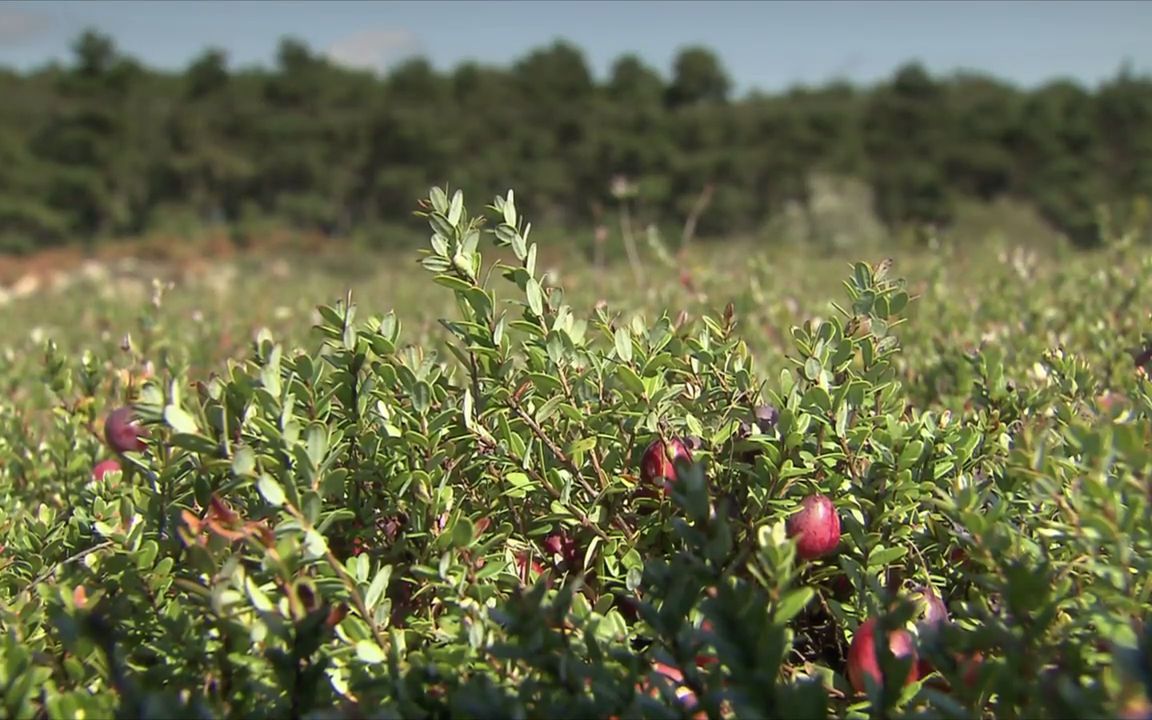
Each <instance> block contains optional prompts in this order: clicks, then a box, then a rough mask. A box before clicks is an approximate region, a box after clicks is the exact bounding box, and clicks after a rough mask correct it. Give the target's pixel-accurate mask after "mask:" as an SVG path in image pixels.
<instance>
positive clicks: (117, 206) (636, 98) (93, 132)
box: [0, 31, 1152, 251]
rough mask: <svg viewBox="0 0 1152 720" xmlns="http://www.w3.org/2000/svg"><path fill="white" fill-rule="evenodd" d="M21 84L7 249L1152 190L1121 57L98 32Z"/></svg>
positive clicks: (1113, 195)
mask: <svg viewBox="0 0 1152 720" xmlns="http://www.w3.org/2000/svg"><path fill="white" fill-rule="evenodd" d="M0 97H2V98H3V102H2V103H0V249H2V250H6V251H21V250H28V249H34V248H42V247H46V246H52V245H60V244H68V243H86V244H94V243H98V242H101V241H102V240H104V239H106V238H112V237H119V236H126V235H137V234H143V233H148V232H153V231H156V230H157V229H158V228H162V227H172V226H173V224H174V223H183V225H181V226H182V227H226V228H232V227H237V226H240V225H242V224H244V223H247V222H251V221H253V220H255V219H271V220H275V221H276V222H277V223H280V224H282V225H283V226H285V227H289V228H294V229H299V230H305V231H311V232H319V233H324V234H328V235H332V236H342V235H348V234H350V233H353V232H357V231H361V230H364V229H365V228H373V227H378V226H380V224H381V223H388V222H394V221H395V220H396V219H397V218H401V219H403V218H405V217H406V216H407V215H408V214H409V212H410V210H411V208H412V207H413V202H414V199H415V198H418V197H421V196H422V194H423V193H424V192H426V190H427V188H428V187H429V186H430V185H434V184H443V183H448V184H450V185H451V186H453V187H460V188H463V189H464V191H465V193H468V194H471V195H473V196H479V197H487V196H490V195H493V194H495V193H498V192H501V191H503V190H504V189H507V188H509V187H515V188H516V190H517V193H518V202H519V203H520V204H521V205H522V206H524V207H525V208H526V209H527V210H528V211H529V212H531V213H532V216H533V217H536V218H538V219H540V220H546V221H547V222H549V223H555V224H556V225H557V227H569V228H577V227H584V228H587V227H589V226H590V225H592V224H593V223H595V222H597V221H598V219H599V218H600V217H601V216H602V214H603V213H605V212H607V211H609V210H611V208H612V207H613V206H614V204H615V203H616V202H618V201H620V200H621V194H622V193H624V194H627V195H628V202H629V203H630V208H631V211H632V212H633V213H634V215H635V216H637V217H639V218H642V219H646V220H667V219H668V218H681V219H682V218H685V217H687V216H689V215H691V214H692V213H693V208H694V207H695V206H697V205H699V200H700V198H701V195H702V193H706V194H707V197H708V199H709V203H708V206H707V211H706V212H704V213H702V214H700V216H699V218H698V219H697V227H696V231H697V232H698V233H699V234H702V235H713V236H719V235H725V234H734V233H745V232H750V231H755V230H756V229H757V228H760V227H763V225H764V223H765V222H766V221H767V220H768V219H769V218H771V217H772V216H773V214H774V213H777V212H778V211H780V210H781V209H782V208H783V207H785V206H790V207H796V206H799V207H802V208H803V207H807V203H808V202H809V200H810V197H809V195H810V184H809V179H810V178H811V177H812V176H813V175H814V174H816V173H828V174H836V175H840V176H847V177H854V178H859V179H861V180H863V181H865V182H866V183H867V184H868V186H869V187H870V188H871V189H872V191H873V197H874V202H875V211H876V213H877V215H878V217H879V218H880V219H881V220H882V221H883V222H884V223H886V224H887V225H888V226H890V227H892V228H899V227H906V226H910V225H911V226H922V225H925V224H929V225H933V226H937V227H946V226H947V225H948V223H949V222H950V221H951V220H952V219H953V216H954V212H955V208H956V204H957V202H958V201H961V200H965V199H972V200H979V201H991V200H995V199H998V198H1013V199H1018V200H1021V201H1025V202H1028V203H1030V204H1032V205H1033V206H1034V207H1036V208H1037V209H1038V210H1039V212H1040V213H1041V214H1042V215H1043V216H1044V217H1045V218H1046V219H1047V220H1048V221H1050V222H1051V223H1052V224H1053V225H1054V226H1056V227H1057V228H1058V229H1060V230H1061V231H1062V232H1064V233H1066V234H1067V235H1068V236H1069V237H1071V238H1072V239H1073V240H1074V241H1075V242H1077V243H1079V244H1081V245H1090V244H1092V243H1093V242H1094V241H1095V239H1096V237H1097V212H1098V210H1099V208H1101V207H1102V206H1103V207H1107V206H1108V205H1109V204H1114V205H1116V206H1122V205H1123V204H1125V203H1127V202H1129V201H1131V200H1132V199H1134V198H1139V197H1149V196H1152V80H1150V79H1149V78H1148V77H1144V76H1139V75H1135V74H1133V73H1132V72H1130V71H1128V70H1126V69H1123V68H1122V69H1120V70H1118V72H1117V73H1116V75H1115V76H1114V77H1113V78H1111V79H1110V80H1109V81H1107V82H1105V83H1102V84H1100V85H1099V86H1098V87H1096V88H1086V87H1084V86H1082V85H1079V84H1077V83H1074V82H1071V81H1068V80H1056V81H1052V82H1050V83H1048V84H1045V85H1043V86H1041V87H1038V88H1032V89H1021V88H1018V87H1015V86H1013V85H1011V84H1009V83H1006V82H1003V81H1001V80H998V79H996V78H994V77H990V76H987V75H983V74H976V73H957V74H952V75H948V76H946V77H937V76H933V75H932V74H930V73H928V72H927V71H926V70H925V69H924V68H923V67H922V66H921V65H919V64H916V63H909V64H907V65H905V66H903V67H901V68H899V69H898V70H897V71H896V72H895V73H894V74H893V75H892V76H891V77H890V78H888V79H887V80H886V81H884V82H880V83H877V84H875V85H873V86H869V87H858V86H854V85H852V84H849V83H846V82H830V83H827V84H825V85H822V86H818V87H795V88H793V89H791V90H789V91H787V92H782V93H777V94H766V93H760V92H755V93H751V94H748V95H746V96H743V97H736V96H735V95H734V93H733V90H732V83H731V80H730V78H729V76H728V75H727V73H726V71H725V69H724V67H723V65H722V63H721V62H720V60H719V58H718V57H717V55H716V54H715V53H714V52H712V51H711V50H709V49H707V48H704V47H691V48H685V49H684V50H682V51H681V52H680V53H679V55H678V56H677V57H676V59H675V61H674V63H673V68H672V72H671V73H670V76H669V77H667V78H666V77H663V76H662V75H661V74H660V73H658V72H657V71H655V70H654V69H653V68H651V67H650V66H648V65H646V64H645V63H644V62H642V61H641V60H640V59H639V58H638V57H636V56H634V55H625V56H622V57H620V58H619V59H618V60H617V61H616V62H615V63H614V64H613V66H612V67H611V70H610V72H609V74H608V77H607V78H606V79H605V80H604V81H597V80H596V79H595V78H594V77H593V73H592V72H591V70H590V69H589V67H588V64H587V62H586V60H585V57H584V56H583V54H582V52H581V51H580V49H578V48H576V47H574V46H572V45H570V44H568V43H565V42H557V43H555V44H552V45H550V46H543V47H541V48H539V49H536V50H534V51H532V52H530V53H528V54H527V55H525V56H523V57H522V58H520V59H519V60H518V61H516V62H514V63H512V64H511V65H510V66H509V67H491V66H485V65H481V64H476V63H465V64H461V65H459V66H457V67H455V68H454V69H452V70H451V71H448V72H439V71H437V70H436V69H435V68H434V67H433V66H432V65H431V64H430V63H429V62H427V61H426V60H424V59H420V58H417V59H412V60H409V61H407V62H405V63H403V64H402V65H399V66H397V67H395V68H394V69H393V70H392V71H391V72H389V73H387V74H386V75H377V74H375V73H370V72H367V71H359V70H355V69H349V68H347V67H343V66H340V65H336V64H334V63H332V62H330V61H328V60H327V59H326V58H325V57H324V56H323V55H322V54H321V53H317V52H315V51H313V50H312V49H310V48H309V47H308V46H306V45H305V44H303V43H302V42H300V41H297V40H294V39H284V40H283V41H282V42H281V44H280V47H279V50H278V55H277V58H276V62H275V64H274V65H273V66H272V67H268V68H243V69H236V68H231V67H229V64H228V59H227V56H226V55H225V54H224V53H223V52H221V51H218V50H214V49H209V50H206V51H205V52H204V53H203V54H202V55H201V56H199V57H198V58H197V59H195V60H194V61H193V62H191V63H190V64H189V65H188V67H187V68H185V69H184V70H183V71H181V72H162V71H158V70H156V69H150V68H148V67H146V66H145V65H143V64H142V63H140V62H138V61H136V60H134V59H133V58H131V57H128V56H127V55H125V54H124V53H123V52H121V51H120V50H119V49H118V48H117V47H116V45H115V43H114V42H113V41H112V40H111V39H110V38H109V37H107V36H105V35H102V34H100V33H97V32H94V31H88V32H85V33H83V34H82V35H80V36H79V37H78V38H77V40H76V41H75V43H74V45H73V56H72V58H71V59H70V60H69V62H67V63H56V64H52V65H49V66H46V67H44V68H40V69H37V70H34V71H28V72H24V73H20V72H15V71H12V70H5V69H0ZM624 181H626V182H624ZM697 209H699V208H697Z"/></svg>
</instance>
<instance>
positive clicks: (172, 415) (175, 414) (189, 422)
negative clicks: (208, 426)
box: [164, 405, 200, 435]
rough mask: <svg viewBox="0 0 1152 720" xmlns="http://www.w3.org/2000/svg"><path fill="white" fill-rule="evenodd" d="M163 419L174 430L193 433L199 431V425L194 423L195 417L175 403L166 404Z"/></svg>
mask: <svg viewBox="0 0 1152 720" xmlns="http://www.w3.org/2000/svg"><path fill="white" fill-rule="evenodd" d="M164 421H165V422H167V423H168V425H169V426H171V427H172V429H173V430H175V431H176V432H182V433H188V434H189V435H195V434H196V433H198V432H199V431H200V428H199V426H198V425H197V424H196V418H194V417H192V416H191V415H189V414H188V412H187V411H185V410H184V409H183V408H181V407H179V406H176V405H168V406H167V407H165V408H164Z"/></svg>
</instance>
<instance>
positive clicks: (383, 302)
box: [0, 189, 1152, 718]
mask: <svg viewBox="0 0 1152 720" xmlns="http://www.w3.org/2000/svg"><path fill="white" fill-rule="evenodd" d="M413 209H416V208H413ZM419 209H420V211H421V212H422V220H423V222H424V223H425V224H426V233H425V238H426V239H425V242H424V243H423V245H422V247H421V248H419V249H418V250H415V249H414V250H413V251H412V252H409V253H405V252H401V251H396V252H393V253H389V254H388V255H355V256H354V257H343V256H342V253H340V252H335V253H324V254H319V255H316V256H314V257H303V258H301V259H300V261H299V262H290V261H287V260H284V259H281V260H278V261H270V260H268V259H267V256H266V255H252V256H246V255H240V256H236V257H234V258H231V259H229V260H227V261H218V262H212V263H207V264H205V265H203V266H202V267H200V268H192V269H189V268H187V267H185V268H184V272H182V273H179V274H174V273H172V272H171V266H161V265H156V266H149V265H141V264H139V263H137V264H136V265H132V264H131V263H127V262H119V263H115V262H106V263H90V264H88V265H85V266H82V267H80V268H79V269H77V270H76V272H74V273H73V274H72V275H71V276H70V277H69V278H68V280H67V282H60V283H58V287H43V288H40V289H39V290H37V291H35V292H29V293H26V294H24V295H23V296H21V297H15V296H13V297H9V298H8V299H7V302H6V304H5V306H4V307H3V310H2V312H3V313H4V315H3V317H4V322H3V324H2V327H0V353H2V355H0V382H2V383H3V386H4V390H5V392H4V393H3V397H2V400H0V402H2V403H3V407H0V627H2V628H3V630H4V636H3V639H2V640H0V703H2V707H3V712H2V714H3V715H4V716H5V717H12V718H40V717H44V718H48V717H50V718H65V717H67V718H81V717H84V718H103V717H113V716H115V717H123V718H138V717H189V718H193V717H194V718H209V717H211V718H215V717H221V718H223V717H293V718H361V717H373V718H375V717H381V718H387V717H395V718H400V717H403V718H433V717H438V718H443V717H461V718H464V717H469V718H471V717H475V718H488V717H501V718H543V717H548V718H577V717H579V718H630V717H645V718H673V717H691V718H705V717H706V718H721V717H734V718H769V717H790V718H795V717H918V718H930V717H931V718H969V717H995V718H1039V717H1048V718H1097V717H1126V718H1147V717H1152V703H1150V702H1149V697H1150V692H1152V661H1150V660H1149V658H1150V657H1152V654H1150V653H1152V629H1150V628H1149V627H1148V626H1147V619H1148V615H1149V609H1150V608H1152V597H1150V596H1152V581H1150V580H1149V569H1150V567H1152V555H1150V551H1152V523H1150V520H1152V487H1150V485H1149V482H1150V481H1152V476H1150V473H1152V424H1150V420H1152V385H1150V383H1149V379H1148V374H1147V373H1148V371H1149V370H1152V314H1150V313H1149V308H1150V307H1152V255H1150V254H1149V252H1148V245H1147V242H1146V238H1144V237H1142V236H1141V235H1140V234H1139V233H1137V232H1129V231H1127V230H1126V229H1125V228H1124V227H1114V228H1109V229H1107V231H1106V232H1104V233H1103V234H1102V240H1101V242H1100V243H1099V247H1098V248H1097V249H1095V250H1092V251H1084V250H1074V249H1071V246H1066V245H1059V244H1055V245H1050V246H1042V247H1039V248H1038V247H1034V246H1031V245H1029V243H1027V242H1025V241H1019V242H1017V241H1014V240H1011V239H1009V240H995V241H989V242H988V243H984V244H976V243H973V244H969V245H964V246H956V245H950V244H947V243H945V244H942V245H940V246H935V247H928V246H920V249H919V250H915V249H911V248H908V249H901V251H900V252H895V253H893V254H892V256H891V257H885V256H877V257H858V256H857V255H858V254H859V253H854V252H849V251H828V252H826V253H820V254H816V253H804V252H797V251H789V252H780V251H779V248H773V247H764V246H757V245H753V244H747V243H739V242H733V243H724V244H714V243H706V242H702V243H695V244H692V245H691V246H690V247H688V248H687V249H686V250H685V251H684V252H683V253H682V254H679V253H676V252H675V251H674V249H671V248H672V246H673V243H671V242H667V241H665V240H664V239H662V238H660V237H658V236H656V235H652V236H648V235H644V236H643V237H641V238H639V239H638V240H637V245H638V249H637V250H636V252H637V256H636V258H635V260H636V261H638V264H637V265H635V266H632V265H630V264H629V262H628V261H627V260H625V259H623V258H622V259H620V260H618V261H616V262H612V263H610V264H608V265H607V266H606V267H592V266H591V265H589V264H588V262H587V261H586V260H585V259H583V258H581V257H579V255H578V254H577V253H573V252H570V251H566V249H565V246H564V243H563V242H562V241H561V240H559V239H557V240H556V241H555V242H552V243H551V244H549V241H547V240H542V239H540V240H538V239H539V238H553V237H556V238H559V237H560V236H559V235H558V234H557V235H549V234H548V232H549V231H548V230H547V229H541V230H530V226H529V221H530V220H531V219H532V218H525V217H523V216H522V212H521V211H520V210H519V209H518V207H517V204H516V202H515V199H514V196H513V194H512V193H508V194H507V195H506V196H501V197H496V198H495V199H494V200H489V199H488V198H477V197H472V196H469V197H465V196H464V195H463V194H462V193H458V192H455V191H451V190H449V191H442V190H439V189H433V190H432V191H431V193H430V194H429V196H428V197H427V199H426V200H424V201H422V202H421V204H420V208H419ZM349 301H351V302H349Z"/></svg>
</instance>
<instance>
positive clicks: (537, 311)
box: [525, 278, 544, 317]
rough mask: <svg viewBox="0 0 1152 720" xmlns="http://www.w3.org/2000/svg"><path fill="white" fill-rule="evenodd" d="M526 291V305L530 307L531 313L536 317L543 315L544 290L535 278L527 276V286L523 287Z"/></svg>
mask: <svg viewBox="0 0 1152 720" xmlns="http://www.w3.org/2000/svg"><path fill="white" fill-rule="evenodd" d="M525 292H527V293H528V307H529V308H531V310H532V313H533V314H534V315H536V316H537V317H543V316H544V292H543V290H541V288H540V283H539V282H537V280H536V278H528V286H527V287H526V288H525Z"/></svg>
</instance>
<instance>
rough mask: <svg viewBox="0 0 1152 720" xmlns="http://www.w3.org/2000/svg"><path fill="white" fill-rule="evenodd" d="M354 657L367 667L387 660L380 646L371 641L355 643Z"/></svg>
mask: <svg viewBox="0 0 1152 720" xmlns="http://www.w3.org/2000/svg"><path fill="white" fill-rule="evenodd" d="M356 657H358V658H360V660H361V661H362V662H365V663H368V664H369V665H379V664H381V663H383V662H385V661H386V660H387V659H388V656H387V655H385V654H384V651H383V650H381V649H380V646H379V645H377V644H376V643H374V642H372V641H371V640H361V641H360V642H358V643H356Z"/></svg>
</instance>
